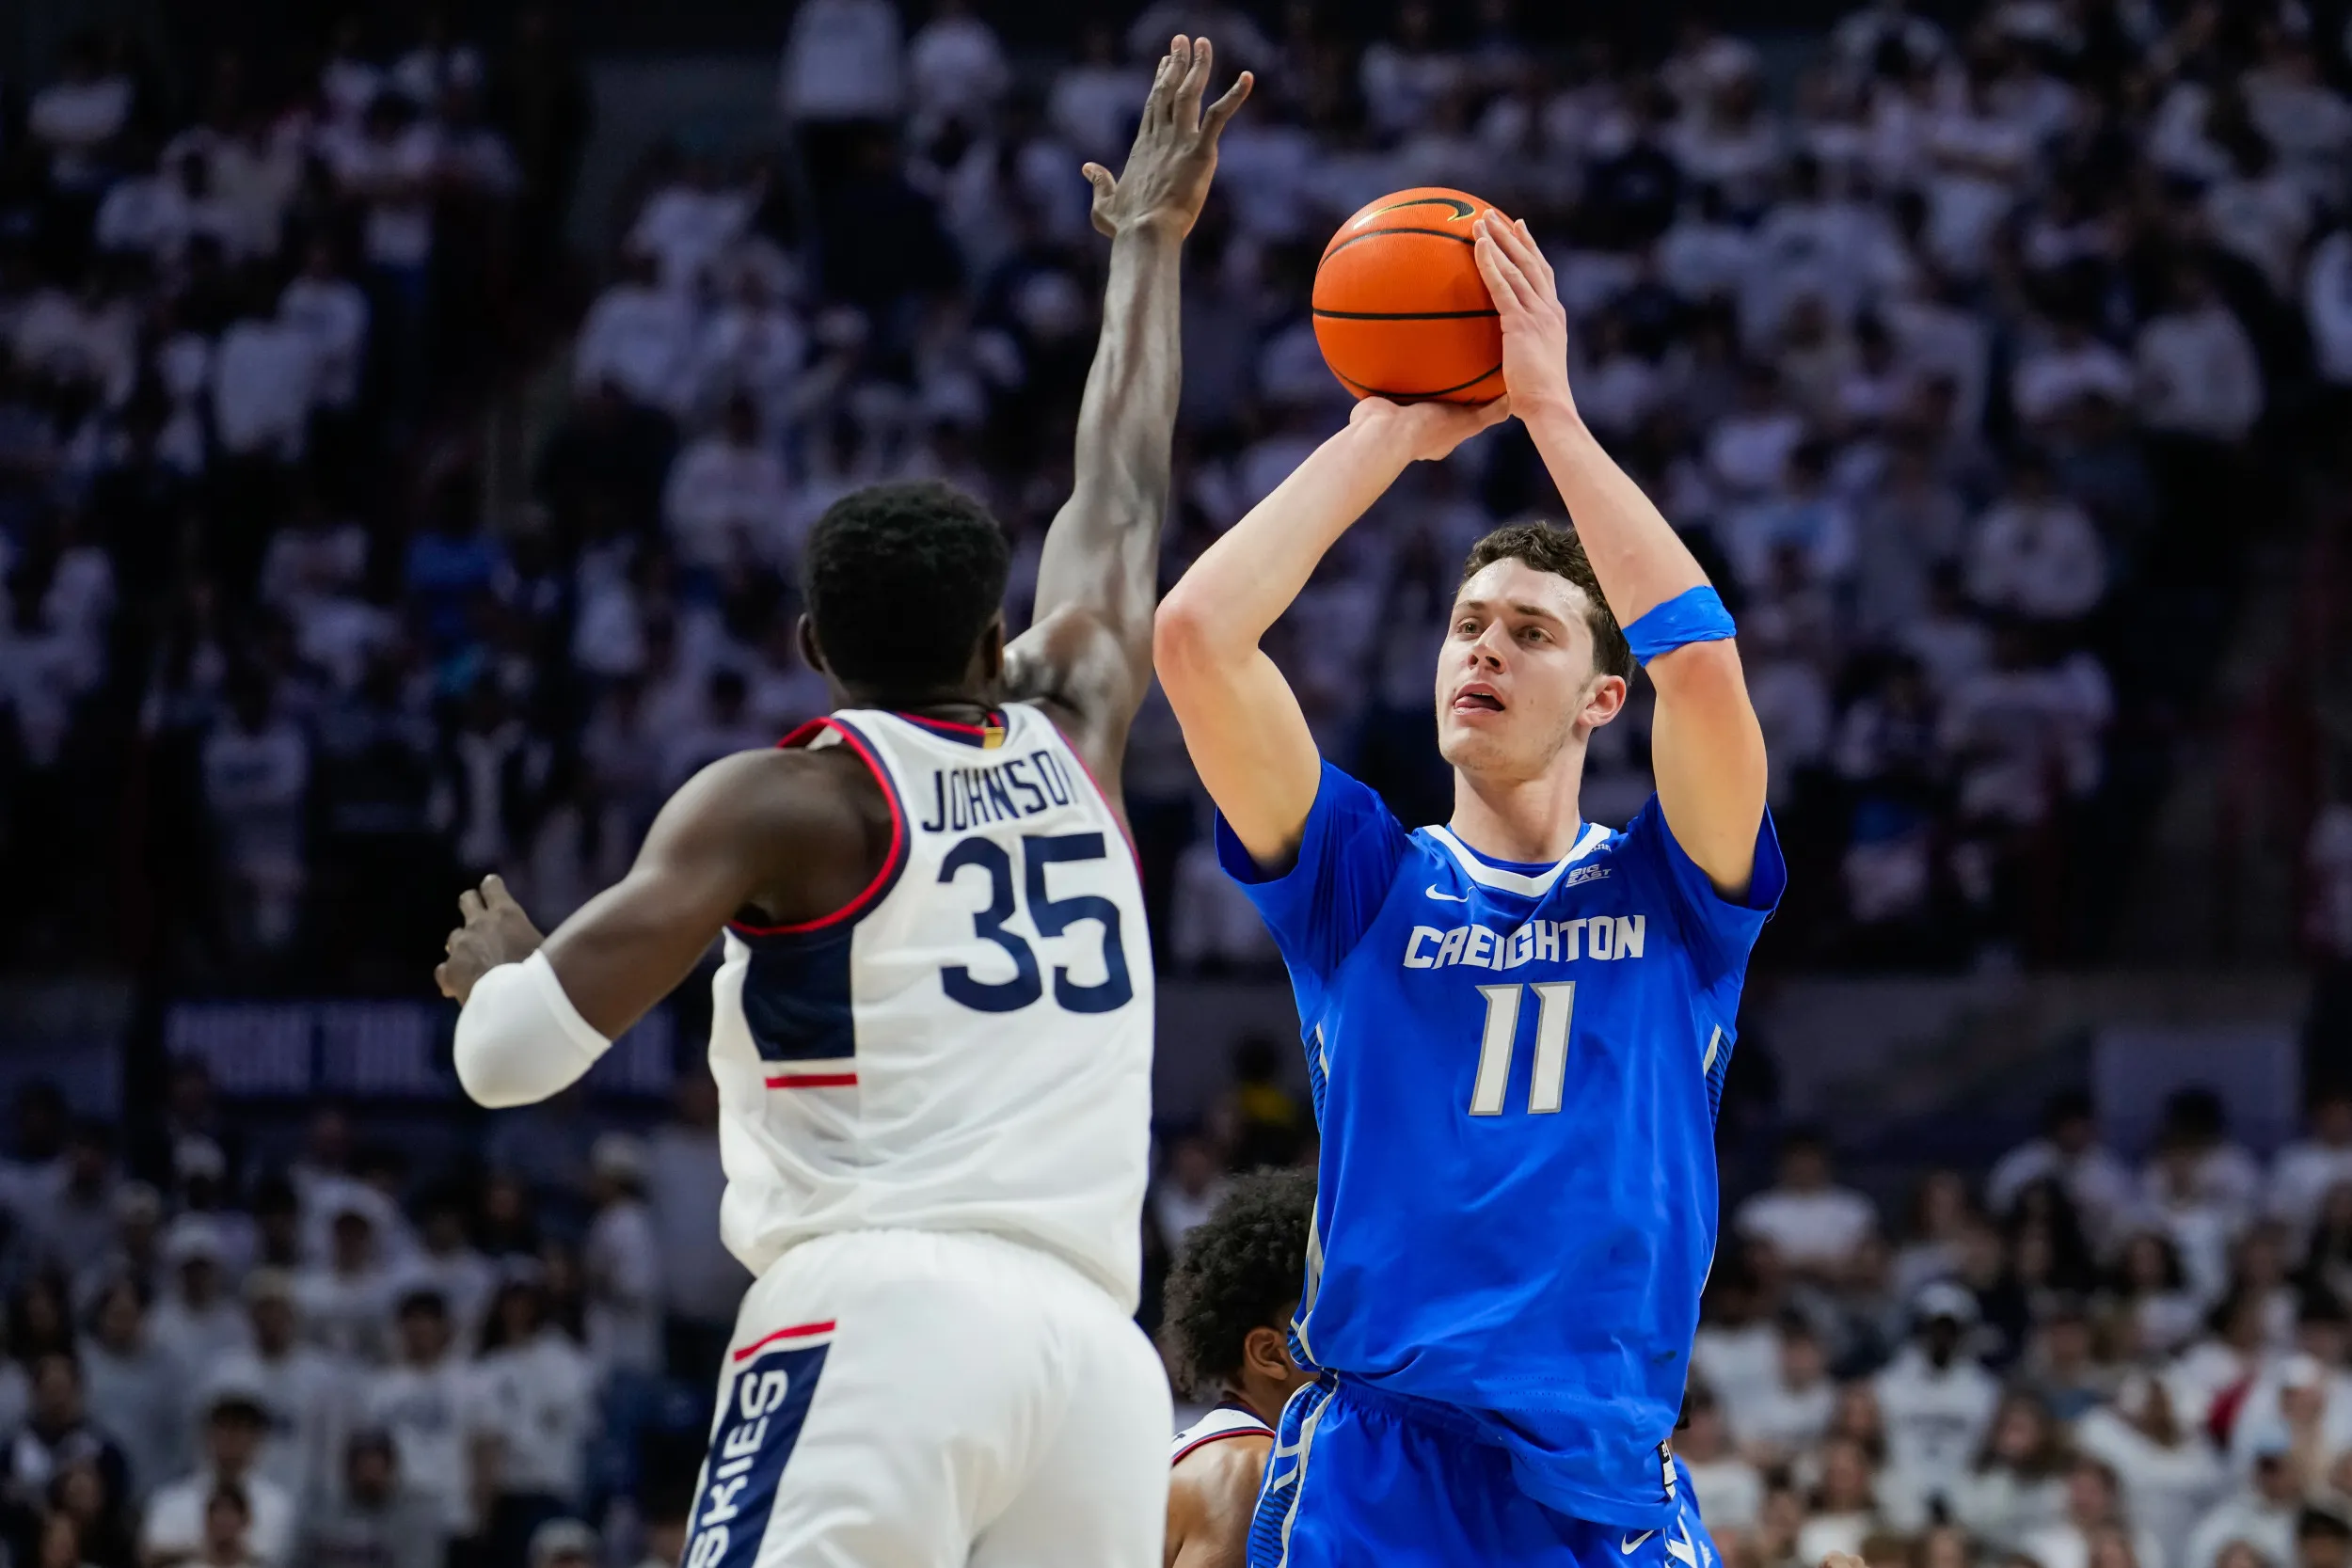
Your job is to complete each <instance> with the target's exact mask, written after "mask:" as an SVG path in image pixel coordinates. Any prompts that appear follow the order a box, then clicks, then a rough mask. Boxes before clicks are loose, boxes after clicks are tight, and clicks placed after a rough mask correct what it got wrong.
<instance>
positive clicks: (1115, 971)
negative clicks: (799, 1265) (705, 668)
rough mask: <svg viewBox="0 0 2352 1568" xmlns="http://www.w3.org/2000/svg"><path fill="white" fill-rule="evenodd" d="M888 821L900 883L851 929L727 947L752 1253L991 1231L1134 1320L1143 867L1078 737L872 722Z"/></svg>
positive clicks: (723, 1029) (1145, 1039) (725, 1029)
mask: <svg viewBox="0 0 2352 1568" xmlns="http://www.w3.org/2000/svg"><path fill="white" fill-rule="evenodd" d="M783 744H785V745H787V746H803V745H804V746H835V745H838V746H848V747H850V749H851V750H852V751H854V752H856V753H857V754H858V756H859V757H860V758H861V759H862V760H863V761H864V762H865V763H866V767H867V768H870V769H871V770H872V772H873V774H874V776H875V778H876V780H877V781H878V782H879V783H880V784H881V785H882V789H883V791H884V792H885V794H886V795H887V796H888V797H889V801H890V809H891V817H892V843H891V849H890V853H889V857H888V859H887V861H886V862H885V863H884V864H883V866H882V870H881V871H880V872H879V873H878V874H877V875H876V876H875V878H874V880H873V882H872V884H871V885H869V886H868V887H866V889H865V890H864V892H862V893H861V894H860V895H858V897H857V898H856V899H855V900H853V901H852V902H851V903H850V905H849V906H848V907H847V908H845V909H843V910H840V911H836V912H835V913H834V914H832V915H828V916H826V917H825V918H824V919H821V920H817V921H811V922H808V923H806V924H803V925H799V926H785V927H752V926H746V925H742V924H736V925H733V926H731V927H729V928H728V931H727V935H726V953H725V958H724V961H723V963H722V964H721V966H720V969H719V973H718V975H717V978H716V979H715V980H714V981H713V985H712V993H713V1015H712V1022H711V1032H710V1066H711V1071H712V1073H713V1075H714V1076H715V1077H716V1078H717V1080H718V1085H719V1095H720V1105H721V1122H720V1153H721V1156H722V1159H723V1163H724V1164H725V1167H726V1175H727V1193H726V1198H725V1201H724V1202H723V1205H722V1206H721V1211H720V1223H721V1230H722V1233H723V1236H724V1237H725V1239H726V1243H727V1245H728V1247H729V1248H730V1249H731V1250H732V1251H733V1252H734V1253H735V1255H736V1256H737V1257H738V1258H739V1259H742V1261H743V1263H744V1264H745V1266H747V1267H749V1268H750V1269H751V1270H752V1271H753V1272H754V1273H760V1272H762V1271H764V1270H765V1269H766V1268H767V1266H768V1265H769V1264H770V1263H771V1262H773V1261H774V1260H775V1259H776V1258H777V1257H778V1256H780V1255H781V1254H782V1253H783V1251H784V1250H785V1249H786V1248H787V1247H788V1246H790V1245H791V1244H792V1243H794V1242H797V1241H800V1240H802V1239H803V1238H805V1237H808V1236H811V1235H816V1234H819V1233H823V1232H829V1231H836V1230H850V1229H869V1228H908V1229H926V1230H980V1231H988V1232H992V1233H995V1234H999V1235H1004V1236H1009V1237H1011V1238H1013V1239H1015V1240H1018V1241H1023V1242H1026V1243H1031V1244H1034V1245H1036V1246H1039V1247H1041V1248H1043V1249H1045V1250H1047V1251H1049V1252H1052V1253H1055V1254H1057V1255H1058V1256H1060V1257H1061V1258H1063V1259H1066V1260H1067V1261H1069V1262H1071V1263H1072V1264H1073V1265H1075V1266H1076V1267H1077V1268H1079V1269H1080V1270H1081V1271H1083V1272H1084V1273H1086V1274H1087V1275H1090V1276H1091V1277H1092V1278H1094V1279H1095V1280H1096V1281H1097V1282H1098V1283H1100V1284H1101V1285H1102V1286H1103V1287H1104V1289H1105V1290H1107V1291H1111V1292H1112V1294H1113V1295H1114V1296H1116V1297H1117V1298H1118V1299H1119V1300H1120V1302H1122V1303H1123V1304H1124V1305H1125V1306H1126V1307H1128V1308H1129V1309H1132V1308H1133V1307H1134V1305H1135V1302H1136V1294H1137V1290H1138V1271H1139V1266H1140V1262H1139V1257H1138V1251H1137V1228H1136V1213H1137V1211H1138V1209H1139V1208H1140V1206H1141V1203H1142V1200H1143V1190H1144V1183H1145V1180H1146V1178H1147V1176H1148V1174H1149V1172H1148V1163H1149V1156H1148V1146H1149V1123H1150V1118H1151V1070H1152V952H1151V943H1150V940H1149V936H1148V933H1147V932H1146V931H1145V928H1144V906H1143V892H1142V885H1141V882H1140V880H1139V879H1138V878H1137V875H1136V863H1135V857H1134V854H1133V851H1132V850H1131V848H1130V847H1129V846H1128V844H1127V842H1126V839H1125V837H1124V835H1123V833H1122V831H1121V829H1120V820H1119V818H1118V817H1117V816H1114V815H1113V813H1112V811H1111V809H1110V806H1109V805H1108V804H1107V803H1106V802H1105V801H1104V798H1103V796H1102V793H1101V791H1099V790H1098V789H1097V788H1096V787H1095V786H1094V784H1093V781H1092V780H1091V779H1089V777H1088V775H1087V771H1086V768H1085V766H1084V765H1083V764H1082V763H1081V762H1080V761H1079V759H1078V757H1077V755H1076V753H1075V752H1073V751H1072V750H1071V748H1070V746H1069V744H1068V743H1067V742H1066V741H1065V740H1064V739H1063V738H1062V736H1061V735H1060V732H1059V731H1057V729H1056V728H1055V727H1054V724H1053V721H1051V720H1049V719H1048V718H1046V717H1045V715H1044V714H1042V713H1041V712H1039V711H1038V710H1037V709H1035V708H1033V707H1027V706H1019V705H1016V706H1010V707H1007V708H1003V709H1001V710H998V711H997V712H996V713H994V714H992V715H991V720H990V722H989V723H987V724H984V725H968V724H951V723H946V722H944V721H936V720H931V719H925V718H919V717H916V716H913V715H908V714H899V713H888V712H882V711H878V710H851V711H844V712H840V713H835V714H833V715H831V716H830V717H827V718H824V719H818V720H815V721H811V722H810V723H808V724H806V725H803V727H802V728H801V729H799V730H798V731H795V732H794V733H793V734H792V735H790V736H787V737H786V738H785V740H784V741H783Z"/></svg>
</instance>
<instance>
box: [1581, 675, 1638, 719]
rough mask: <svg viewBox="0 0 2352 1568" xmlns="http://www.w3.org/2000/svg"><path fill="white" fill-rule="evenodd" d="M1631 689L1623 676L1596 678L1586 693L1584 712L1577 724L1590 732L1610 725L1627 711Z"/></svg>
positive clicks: (1599, 676) (1600, 676)
mask: <svg viewBox="0 0 2352 1568" xmlns="http://www.w3.org/2000/svg"><path fill="white" fill-rule="evenodd" d="M1628 690H1629V688H1628V687H1627V685H1626V681H1625V677H1624V676H1623V675H1596V676H1594V677H1593V684H1592V687H1591V689H1589V690H1587V691H1586V692H1585V693H1584V711H1583V712H1581V713H1580V714H1578V715H1577V716H1576V717H1577V722H1578V723H1580V724H1582V725H1583V726H1584V728H1585V729H1586V730H1588V731H1589V730H1597V729H1598V728H1600V727H1601V726H1602V725H1603V724H1606V723H1608V722H1609V721H1611V720H1613V719H1614V718H1616V716H1617V715H1618V714H1620V713H1623V712H1624V711H1625V699H1626V693H1627V691H1628Z"/></svg>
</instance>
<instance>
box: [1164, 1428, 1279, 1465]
mask: <svg viewBox="0 0 2352 1568" xmlns="http://www.w3.org/2000/svg"><path fill="white" fill-rule="evenodd" d="M1236 1437H1263V1438H1264V1439H1265V1440H1266V1441H1267V1442H1269V1443H1270V1442H1272V1441H1273V1440H1274V1432H1273V1429H1272V1428H1270V1427H1264V1426H1255V1427H1232V1428H1230V1429H1228V1430H1227V1431H1224V1432H1211V1433H1202V1434H1201V1435H1200V1436H1199V1437H1196V1438H1194V1439H1193V1440H1192V1441H1191V1442H1189V1443H1186V1444H1185V1445H1184V1447H1183V1448H1181V1449H1177V1450H1176V1451H1175V1452H1174V1453H1173V1454H1170V1455H1169V1456H1168V1468H1169V1469H1171V1470H1173V1469H1174V1468H1175V1467H1176V1466H1177V1465H1182V1464H1183V1463H1184V1461H1185V1460H1186V1459H1188V1458H1190V1457H1191V1456H1192V1455H1193V1454H1194V1453H1196V1452H1198V1451H1200V1449H1205V1448H1207V1447H1208V1446H1209V1445H1210V1444H1212V1443H1230V1442H1232V1440H1233V1439H1234V1438H1236Z"/></svg>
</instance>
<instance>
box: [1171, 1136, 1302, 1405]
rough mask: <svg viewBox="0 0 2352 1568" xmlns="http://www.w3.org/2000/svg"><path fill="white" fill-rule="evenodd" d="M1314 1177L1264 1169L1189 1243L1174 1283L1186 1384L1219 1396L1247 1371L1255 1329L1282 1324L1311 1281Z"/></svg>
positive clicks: (1238, 1186) (1174, 1328)
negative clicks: (1245, 1358) (1218, 1390)
mask: <svg viewBox="0 0 2352 1568" xmlns="http://www.w3.org/2000/svg"><path fill="white" fill-rule="evenodd" d="M1314 1213H1315V1178H1314V1173H1313V1172H1312V1171H1303V1170H1262V1171H1257V1172H1255V1173H1253V1174H1251V1175H1248V1176H1245V1177H1243V1178H1241V1179H1240V1180H1237V1181H1235V1182H1234V1183H1233V1185H1232V1190H1231V1191H1229V1192H1228V1193H1227V1194H1226V1195H1225V1197H1224V1199H1223V1201H1221V1202H1220V1203H1218V1204H1217V1206H1216V1212H1213V1213H1211V1214H1210V1215H1209V1217H1208V1218H1207V1219H1205V1220H1203V1221H1202V1222H1201V1223H1200V1224H1199V1225H1197V1226H1195V1227H1193V1228H1192V1230H1191V1231H1190V1232H1189V1233H1188V1234H1187V1235H1186V1236H1185V1237H1184V1256H1183V1257H1181V1258H1179V1259H1177V1261H1176V1267H1175V1269H1174V1270H1173V1271H1171V1272H1170V1273H1169V1275H1168V1295H1167V1303H1168V1329H1169V1331H1170V1333H1171V1334H1173V1336H1174V1337H1175V1341H1176V1356H1177V1360H1178V1363H1179V1370H1180V1372H1181V1374H1182V1376H1183V1377H1184V1381H1185V1383H1186V1384H1187V1385H1188V1386H1191V1387H1194V1388H1197V1389H1203V1390H1205V1389H1211V1388H1215V1387H1216V1386H1218V1385H1220V1384H1223V1383H1226V1382H1229V1381H1230V1380H1231V1379H1232V1377H1233V1375H1234V1374H1235V1373H1236V1372H1238V1371H1240V1370H1241V1364H1242V1344H1243V1341H1245V1340H1247V1339H1248V1338H1249V1331H1250V1330H1251V1329H1253V1328H1272V1327H1276V1326H1278V1325H1279V1323H1280V1320H1281V1314H1282V1312H1283V1310H1284V1309H1285V1308H1286V1307H1289V1306H1290V1305H1291V1304H1292V1303H1293V1302H1295V1301H1296V1300H1297V1299H1298V1295H1299V1291H1300V1290H1301V1288H1302V1287H1303V1285H1304V1283H1305V1280H1306V1276H1307V1231H1308V1228H1309V1227H1311V1225H1312V1224H1313V1223H1314Z"/></svg>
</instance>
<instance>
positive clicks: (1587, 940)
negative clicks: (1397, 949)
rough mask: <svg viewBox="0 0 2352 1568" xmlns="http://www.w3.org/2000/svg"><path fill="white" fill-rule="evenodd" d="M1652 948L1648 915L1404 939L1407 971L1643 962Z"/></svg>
mask: <svg viewBox="0 0 2352 1568" xmlns="http://www.w3.org/2000/svg"><path fill="white" fill-rule="evenodd" d="M1648 945H1649V916H1647V915H1645V914H1618V915H1608V914H1595V915H1584V916H1581V917H1580V918H1577V919H1573V920H1531V921H1529V922H1527V923H1526V924H1525V925H1523V926H1520V927H1516V928H1515V929H1512V930H1508V931H1498V930H1496V929H1494V928H1493V927H1489V926H1454V927H1446V928H1443V929H1441V928H1439V927H1435V926H1416V927H1413V933H1412V935H1410V936H1408V937H1406V939H1405V967H1406V968H1407V969H1448V968H1452V967H1453V966H1454V965H1456V964H1467V965H1468V966H1470V968H1472V969H1517V968H1518V967H1519V966H1520V965H1521V964H1529V963H1574V962H1576V961H1577V960H1579V959H1581V958H1597V959H1600V960H1602V961H1604V962H1606V961H1611V960H1614V959H1617V958H1640V957H1641V956H1642V954H1643V952H1644V950H1645V948H1646V947H1647V946H1648Z"/></svg>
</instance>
